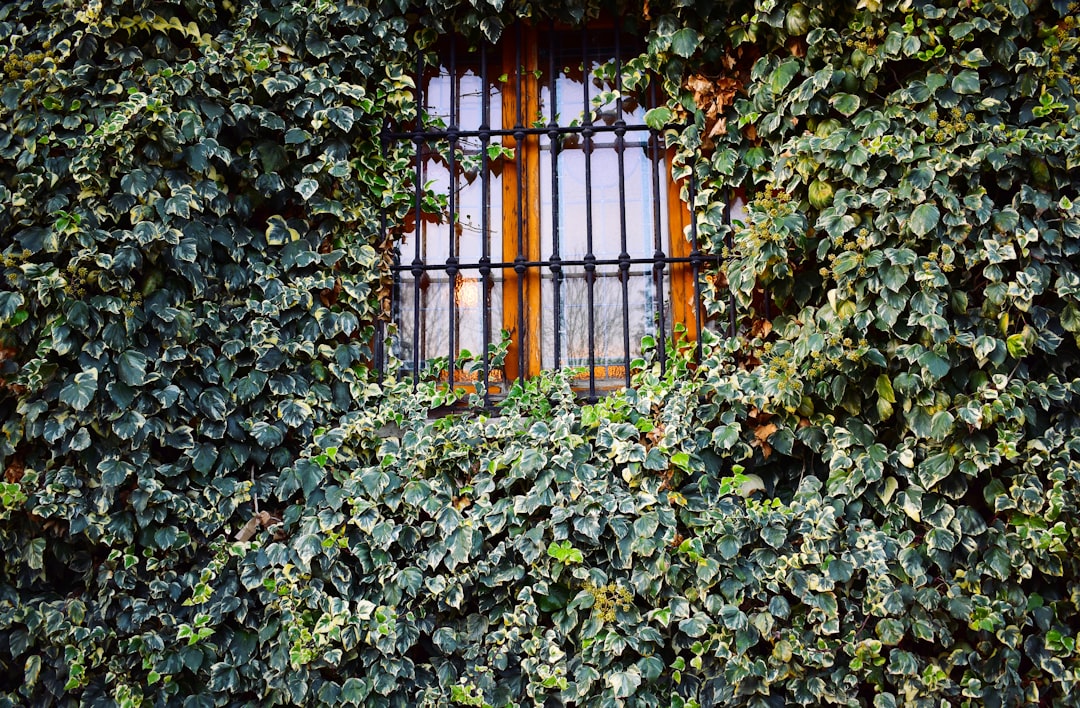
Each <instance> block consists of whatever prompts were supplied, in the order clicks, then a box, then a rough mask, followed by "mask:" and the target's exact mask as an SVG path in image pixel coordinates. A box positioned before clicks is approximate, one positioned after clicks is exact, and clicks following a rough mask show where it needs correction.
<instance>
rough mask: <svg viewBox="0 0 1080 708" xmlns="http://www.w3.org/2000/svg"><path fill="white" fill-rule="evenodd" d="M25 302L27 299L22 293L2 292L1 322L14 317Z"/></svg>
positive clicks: (0, 303)
mask: <svg viewBox="0 0 1080 708" xmlns="http://www.w3.org/2000/svg"><path fill="white" fill-rule="evenodd" d="M24 302H25V300H24V299H23V296H22V295H21V294H20V293H13V292H0V323H3V322H7V321H8V320H10V319H11V318H12V317H14V316H15V313H16V312H18V311H19V308H20V307H22V306H23V304H24Z"/></svg>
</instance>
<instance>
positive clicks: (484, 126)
mask: <svg viewBox="0 0 1080 708" xmlns="http://www.w3.org/2000/svg"><path fill="white" fill-rule="evenodd" d="M487 52H488V47H487V45H486V44H481V45H480V85H481V92H482V93H481V94H480V248H481V255H480V289H481V291H482V292H483V301H484V307H483V312H482V313H481V316H482V317H483V318H484V325H483V330H484V331H483V332H482V334H481V336H482V337H483V341H484V349H483V377H484V378H483V385H484V406H485V407H487V406H489V405H491V391H490V388H491V386H490V378H491V372H490V371H489V370H488V366H489V359H488V350H489V349H490V348H491V232H490V227H491V224H490V223H489V220H488V209H489V207H490V201H491V176H490V175H489V174H488V152H487V151H488V142H489V139H490V137H491V136H490V135H489V134H488V131H489V130H490V129H491V126H490V125H489V119H488V111H490V110H491V106H490V105H489V104H490V103H491V95H490V93H489V92H488V66H487Z"/></svg>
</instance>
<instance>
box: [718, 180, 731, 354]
mask: <svg viewBox="0 0 1080 708" xmlns="http://www.w3.org/2000/svg"><path fill="white" fill-rule="evenodd" d="M734 193H735V192H734V190H732V189H731V187H728V188H727V195H726V196H727V198H726V199H725V202H724V203H725V206H724V224H725V225H727V227H728V229H729V230H728V232H727V234H726V235H725V236H724V242H725V243H726V244H727V247H728V252H729V253H730V252H731V249H732V248H734V247H735V237H734V235H733V234H732V233H731V230H730V229H731V200H732V199H733V198H734V196H733V195H734ZM716 265H717V268H721V267H723V265H724V264H723V262H722V261H721V257H720V255H719V254H717V257H716ZM735 326H736V321H735V293H734V292H733V291H732V290H731V288H730V287H728V336H729V337H734V336H735Z"/></svg>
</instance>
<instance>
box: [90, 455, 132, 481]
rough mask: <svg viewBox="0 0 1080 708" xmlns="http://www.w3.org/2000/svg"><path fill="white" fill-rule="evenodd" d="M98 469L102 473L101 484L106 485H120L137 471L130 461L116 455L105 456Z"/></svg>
mask: <svg viewBox="0 0 1080 708" xmlns="http://www.w3.org/2000/svg"><path fill="white" fill-rule="evenodd" d="M97 469H98V472H100V473H101V484H102V485H103V486H106V487H118V486H120V485H121V484H123V483H124V481H125V480H126V479H127V478H128V476H129V475H130V474H131V473H132V472H134V471H135V467H134V466H133V465H132V464H131V463H130V462H124V461H123V460H120V459H117V458H115V457H108V458H105V459H104V460H102V461H101V462H99V463H98V466H97Z"/></svg>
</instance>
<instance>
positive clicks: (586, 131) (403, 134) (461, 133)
mask: <svg viewBox="0 0 1080 708" xmlns="http://www.w3.org/2000/svg"><path fill="white" fill-rule="evenodd" d="M683 127H684V126H683V125H681V124H677V123H673V124H671V125H670V126H667V125H666V126H664V128H663V129H661V130H660V131H658V132H663V131H664V130H666V129H667V128H674V129H678V128H683ZM619 130H622V131H623V132H627V133H633V132H644V131H649V130H652V128H650V127H649V126H647V125H645V124H643V123H633V124H625V125H617V124H616V125H608V124H606V123H599V124H597V123H591V124H587V125H577V126H544V127H539V128H489V129H488V130H460V129H459V130H448V129H439V130H432V129H430V128H429V129H427V130H403V131H390V130H388V131H385V132H384V133H383V137H384V138H386V139H388V140H416V139H417V138H421V139H427V140H431V141H437V140H449V139H450V137H451V136H453V137H454V138H455V139H458V140H460V139H461V138H483V137H488V138H494V137H504V136H505V137H513V136H515V135H518V134H520V135H522V136H525V135H548V136H550V135H552V134H553V133H554V134H555V135H557V136H563V135H593V134H595V133H614V132H616V131H619Z"/></svg>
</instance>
